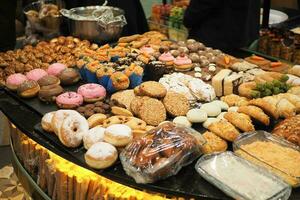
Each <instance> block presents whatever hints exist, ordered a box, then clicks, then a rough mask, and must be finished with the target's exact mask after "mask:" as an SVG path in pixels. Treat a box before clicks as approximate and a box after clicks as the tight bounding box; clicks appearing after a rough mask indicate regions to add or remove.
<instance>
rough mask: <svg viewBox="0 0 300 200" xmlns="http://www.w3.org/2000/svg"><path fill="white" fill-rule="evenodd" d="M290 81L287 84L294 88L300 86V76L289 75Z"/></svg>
mask: <svg viewBox="0 0 300 200" xmlns="http://www.w3.org/2000/svg"><path fill="white" fill-rule="evenodd" d="M287 75H288V77H289V79H288V80H287V82H286V83H288V84H290V85H292V86H299V85H300V78H299V77H298V76H295V75H292V74H287Z"/></svg>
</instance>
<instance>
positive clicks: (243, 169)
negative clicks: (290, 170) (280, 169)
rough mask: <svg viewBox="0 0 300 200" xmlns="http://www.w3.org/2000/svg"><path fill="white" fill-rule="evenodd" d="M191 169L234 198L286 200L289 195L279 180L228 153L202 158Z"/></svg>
mask: <svg viewBox="0 0 300 200" xmlns="http://www.w3.org/2000/svg"><path fill="white" fill-rule="evenodd" d="M195 168H196V170H197V172H198V173H199V174H200V175H201V176H202V177H203V178H205V179H206V180H207V181H209V182H210V183H212V184H213V185H215V186H216V187H218V188H219V189H221V190H222V191H223V192H225V193H226V194H228V195H229V196H231V197H233V198H234V199H240V200H252V199H255V200H266V199H268V200H275V199H281V200H286V199H288V198H289V196H290V194H291V187H290V186H289V185H288V184H286V183H285V182H284V181H282V180H281V179H280V178H279V177H277V176H275V175H273V174H272V173H270V172H269V171H267V170H265V169H263V168H260V167H258V166H255V165H254V164H252V163H250V162H248V161H246V160H244V159H242V158H239V157H238V156H236V155H234V154H233V153H232V152H229V151H227V152H224V153H220V154H210V155H206V156H203V157H201V158H200V159H199V160H198V162H197V164H196V166H195Z"/></svg>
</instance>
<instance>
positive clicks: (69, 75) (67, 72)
mask: <svg viewBox="0 0 300 200" xmlns="http://www.w3.org/2000/svg"><path fill="white" fill-rule="evenodd" d="M58 78H59V79H60V81H61V84H62V85H73V84H75V83H77V82H78V81H79V80H80V75H79V73H78V72H77V71H76V70H75V69H73V68H66V69H64V70H63V71H62V72H61V73H60V74H59V75H58Z"/></svg>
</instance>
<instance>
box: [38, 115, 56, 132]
mask: <svg viewBox="0 0 300 200" xmlns="http://www.w3.org/2000/svg"><path fill="white" fill-rule="evenodd" d="M54 114H55V111H53V112H49V113H46V114H45V115H44V116H43V118H42V121H41V124H42V128H43V130H45V131H47V132H53V128H52V118H53V115H54Z"/></svg>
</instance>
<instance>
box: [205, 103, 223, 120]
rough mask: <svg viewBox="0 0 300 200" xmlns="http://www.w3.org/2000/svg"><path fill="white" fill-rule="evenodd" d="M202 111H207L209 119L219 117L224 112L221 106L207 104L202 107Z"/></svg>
mask: <svg viewBox="0 0 300 200" xmlns="http://www.w3.org/2000/svg"><path fill="white" fill-rule="evenodd" d="M200 109H201V110H203V111H205V112H206V113H207V116H209V117H215V116H218V115H219V114H220V113H221V111H222V110H221V107H220V106H219V105H217V104H213V103H205V104H203V105H202V106H201V107H200Z"/></svg>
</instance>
